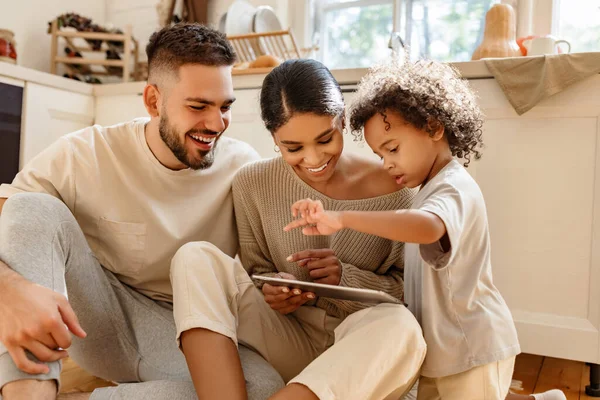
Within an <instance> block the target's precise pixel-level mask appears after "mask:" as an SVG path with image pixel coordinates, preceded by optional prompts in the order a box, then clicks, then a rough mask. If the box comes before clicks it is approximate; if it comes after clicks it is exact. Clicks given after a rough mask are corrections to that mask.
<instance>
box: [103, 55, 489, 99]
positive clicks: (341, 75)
mask: <svg viewBox="0 0 600 400" xmlns="http://www.w3.org/2000/svg"><path fill="white" fill-rule="evenodd" d="M451 65H452V66H454V67H455V68H456V69H457V70H458V71H459V73H460V74H461V75H462V76H463V77H464V78H467V79H485V78H492V74H491V73H490V71H489V70H488V69H487V67H486V66H485V62H483V61H467V62H457V63H451ZM331 72H332V74H333V76H334V77H335V79H337V81H338V82H339V83H340V85H354V84H356V83H357V82H358V81H359V80H360V79H361V78H362V77H363V76H364V75H365V74H366V72H367V68H352V69H334V70H332V71H331ZM265 76H266V74H248V75H234V76H233V87H234V88H235V89H236V90H239V89H258V88H260V87H261V86H262V81H263V79H264V78H265ZM144 85H145V82H130V83H115V84H106V85H96V86H94V95H96V96H115V95H127V94H134V93H141V92H142V90H143V89H144Z"/></svg>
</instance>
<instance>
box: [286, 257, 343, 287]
mask: <svg viewBox="0 0 600 400" xmlns="http://www.w3.org/2000/svg"><path fill="white" fill-rule="evenodd" d="M287 261H290V262H297V263H298V265H299V266H301V267H306V268H308V270H309V274H310V277H311V278H312V279H313V281H314V282H316V283H324V284H326V285H336V286H337V285H339V284H340V281H341V279H342V263H341V262H340V260H338V258H337V257H336V255H335V253H334V251H333V250H331V249H309V250H303V251H300V252H298V253H294V254H292V255H291V256H289V257H288V258H287Z"/></svg>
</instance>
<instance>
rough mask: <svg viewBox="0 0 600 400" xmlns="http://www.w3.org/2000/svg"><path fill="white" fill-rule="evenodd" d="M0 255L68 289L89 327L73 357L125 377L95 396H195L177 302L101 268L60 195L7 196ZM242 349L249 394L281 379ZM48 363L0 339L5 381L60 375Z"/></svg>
mask: <svg viewBox="0 0 600 400" xmlns="http://www.w3.org/2000/svg"><path fill="white" fill-rule="evenodd" d="M0 259H1V260H2V261H4V262H5V263H6V264H8V265H9V266H10V267H11V268H12V269H13V270H15V271H16V272H18V273H19V274H21V275H22V276H24V277H25V278H26V279H28V280H30V281H32V282H35V283H37V284H40V285H43V286H45V287H48V288H52V289H53V290H55V291H57V292H60V293H63V294H64V293H68V298H69V302H70V303H71V306H72V307H73V310H74V311H75V313H76V314H77V317H78V318H79V322H80V323H81V326H82V327H83V329H84V330H85V331H86V332H87V337H86V338H85V339H78V338H76V337H74V339H73V345H72V346H71V347H70V348H69V354H70V356H71V358H73V360H75V362H76V363H77V364H79V365H80V366H81V367H82V368H84V369H85V370H87V371H88V372H90V373H91V374H93V375H95V376H98V377H100V378H103V379H107V380H110V381H114V382H119V383H126V382H128V383H127V384H120V385H119V386H117V387H110V388H102V389H96V390H95V391H94V393H93V394H92V399H93V400H98V399H111V400H117V399H150V400H151V399H169V400H178V399H196V398H197V397H196V393H195V390H194V387H193V384H192V382H191V378H190V374H189V371H188V368H187V365H186V362H185V358H184V357H183V354H182V353H181V352H180V351H179V349H178V348H177V344H176V341H175V323H174V321H173V310H172V305H171V304H169V303H164V302H156V301H154V300H151V299H150V298H148V297H146V296H144V295H142V294H140V293H138V292H137V291H135V290H133V289H132V288H130V287H128V286H126V285H124V284H123V283H121V282H120V281H119V280H118V279H117V278H116V277H115V276H114V275H113V274H112V273H111V272H110V271H108V270H106V269H105V268H103V267H102V266H101V265H100V264H99V263H98V260H97V259H96V258H95V257H94V255H93V254H92V251H91V250H90V248H89V246H88V244H87V242H86V240H85V237H84V235H83V233H82V231H81V229H80V228H79V225H78V224H77V222H76V220H75V218H74V217H73V215H72V214H71V212H70V211H69V209H68V208H67V207H66V206H65V205H64V204H63V203H62V202H61V201H59V200H57V199H56V198H54V197H51V196H49V195H44V194H34V193H24V194H17V195H14V196H12V197H10V198H9V199H8V200H7V202H6V203H5V204H4V208H3V210H2V214H1V218H0ZM65 286H66V287H65ZM0 323H2V321H0ZM240 357H241V360H242V366H243V369H244V374H245V376H246V383H247V388H248V395H249V398H250V399H251V400H258V399H266V398H268V397H269V396H270V395H272V394H273V393H275V392H276V391H277V390H279V389H280V388H282V387H283V386H284V384H283V380H282V379H281V377H280V376H279V374H278V373H277V372H276V371H275V369H274V368H273V367H271V365H269V364H268V363H267V362H266V361H265V360H264V359H263V358H262V357H260V356H259V355H258V354H256V353H254V352H252V351H251V350H249V349H247V348H244V347H240ZM48 365H49V367H50V372H49V373H48V374H44V375H35V376H34V375H29V374H26V373H24V372H22V371H20V370H19V369H18V368H17V367H16V366H15V364H14V363H13V361H12V358H11V357H10V355H9V354H8V353H7V352H6V348H5V347H4V346H3V345H2V344H0V388H1V387H2V386H3V385H4V384H6V383H8V382H13V381H16V380H21V379H32V378H33V379H40V380H49V379H56V380H57V381H59V376H60V370H61V363H60V362H54V363H49V364H48Z"/></svg>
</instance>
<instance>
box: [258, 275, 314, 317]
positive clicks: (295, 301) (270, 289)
mask: <svg viewBox="0 0 600 400" xmlns="http://www.w3.org/2000/svg"><path fill="white" fill-rule="evenodd" d="M276 277H277V278H282V279H292V280H297V279H296V277H295V276H294V275H292V274H287V273H285V272H280V273H278V274H277V276H276ZM262 291H263V294H264V295H265V301H266V302H267V303H268V304H269V305H270V306H271V308H272V309H273V310H275V311H278V312H279V313H280V314H283V315H286V314H289V313H292V312H294V311H296V310H297V309H298V308H300V307H301V306H302V305H303V304H304V303H306V302H307V301H310V300H312V299H314V298H315V294H314V293H311V292H304V293H303V292H302V291H301V290H300V289H291V290H290V289H289V288H287V287H285V286H273V285H270V284H268V283H265V284H264V285H263V287H262Z"/></svg>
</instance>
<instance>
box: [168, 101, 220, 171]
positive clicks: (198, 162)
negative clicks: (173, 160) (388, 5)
mask: <svg viewBox="0 0 600 400" xmlns="http://www.w3.org/2000/svg"><path fill="white" fill-rule="evenodd" d="M158 131H159V132H160V137H161V139H162V140H163V142H165V144H166V145H167V147H168V148H169V149H170V150H171V151H172V152H173V154H174V155H175V157H177V159H178V160H179V161H180V162H181V163H182V164H183V165H185V166H186V167H188V168H191V169H196V170H198V169H206V168H209V167H210V166H211V165H213V162H214V161H215V152H214V150H215V147H216V146H217V142H218V140H217V139H215V141H214V143H213V147H212V149H210V150H208V151H203V150H200V149H198V150H197V153H196V154H197V155H198V157H193V155H192V157H190V155H189V154H188V151H187V149H186V146H185V136H184V139H183V142H182V141H181V140H180V139H179V135H178V134H177V132H176V131H175V128H174V127H173V126H171V124H170V123H169V119H168V117H167V114H166V113H164V112H163V113H162V115H161V116H160V122H159V124H158ZM188 133H189V134H194V133H203V134H205V135H217V134H218V133H217V132H213V131H209V130H202V131H201V130H198V129H192V130H189V131H188V132H186V136H187V134H188Z"/></svg>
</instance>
